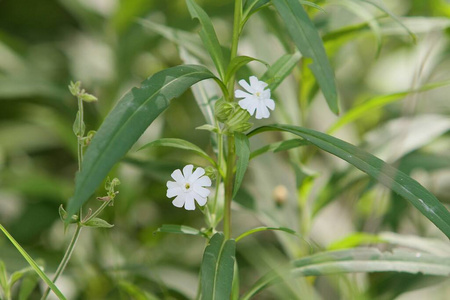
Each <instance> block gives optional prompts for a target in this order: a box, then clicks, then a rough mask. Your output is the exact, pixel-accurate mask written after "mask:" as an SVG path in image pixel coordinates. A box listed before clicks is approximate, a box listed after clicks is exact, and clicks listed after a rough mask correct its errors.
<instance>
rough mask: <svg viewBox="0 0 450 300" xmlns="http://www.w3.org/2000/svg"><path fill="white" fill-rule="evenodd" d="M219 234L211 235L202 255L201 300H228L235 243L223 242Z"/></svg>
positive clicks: (230, 241) (232, 241) (231, 281)
mask: <svg viewBox="0 0 450 300" xmlns="http://www.w3.org/2000/svg"><path fill="white" fill-rule="evenodd" d="M224 240H225V238H224V235H223V233H221V232H218V233H216V234H215V235H213V237H212V238H211V240H210V241H209V245H208V246H207V247H206V249H205V252H204V254H203V261H202V266H201V286H202V299H208V300H222V299H223V300H229V299H230V294H231V287H232V283H233V270H234V263H235V251H236V249H235V248H236V242H235V241H234V240H228V241H224Z"/></svg>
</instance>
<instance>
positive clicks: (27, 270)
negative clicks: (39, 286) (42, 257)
mask: <svg viewBox="0 0 450 300" xmlns="http://www.w3.org/2000/svg"><path fill="white" fill-rule="evenodd" d="M30 272H33V269H32V268H31V267H27V268H24V269H22V270H19V271H16V272H14V273H12V274H11V277H10V279H9V285H10V287H12V286H13V285H14V283H16V282H17V281H19V280H20V279H22V277H24V276H25V275H27V274H28V273H30Z"/></svg>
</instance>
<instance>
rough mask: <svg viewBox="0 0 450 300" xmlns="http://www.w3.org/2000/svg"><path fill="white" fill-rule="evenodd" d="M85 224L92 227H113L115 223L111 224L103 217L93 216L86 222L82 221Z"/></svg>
mask: <svg viewBox="0 0 450 300" xmlns="http://www.w3.org/2000/svg"><path fill="white" fill-rule="evenodd" d="M82 225H83V226H86V227H92V228H112V227H114V225H112V224H109V223H108V222H106V221H105V220H103V219H100V218H92V219H90V220H89V221H87V222H86V223H82Z"/></svg>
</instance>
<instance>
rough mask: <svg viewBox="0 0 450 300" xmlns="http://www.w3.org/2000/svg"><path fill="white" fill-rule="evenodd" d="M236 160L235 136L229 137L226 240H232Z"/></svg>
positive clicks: (225, 218) (226, 179) (225, 215)
mask: <svg viewBox="0 0 450 300" xmlns="http://www.w3.org/2000/svg"><path fill="white" fill-rule="evenodd" d="M235 159H236V154H235V150H234V136H228V157H227V174H226V176H225V207H224V219H223V232H224V234H225V239H226V240H228V239H230V238H231V202H232V200H233V199H232V198H233V183H234V180H233V179H234V161H235Z"/></svg>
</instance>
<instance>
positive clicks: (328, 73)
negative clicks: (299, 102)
mask: <svg viewBox="0 0 450 300" xmlns="http://www.w3.org/2000/svg"><path fill="white" fill-rule="evenodd" d="M272 3H273V4H274V5H275V7H276V9H277V10H278V12H279V13H280V15H281V17H282V19H283V20H284V22H285V24H286V27H287V30H288V32H289V34H290V35H291V37H292V39H293V41H294V43H295V45H296V46H297V48H298V49H299V50H300V52H301V53H302V55H303V56H305V57H310V58H311V59H312V60H313V62H312V64H311V65H310V66H309V67H310V69H311V70H312V72H313V73H314V76H315V77H316V79H317V81H318V83H319V85H320V87H321V89H322V92H323V95H324V96H325V99H326V100H327V103H328V106H329V108H330V110H331V111H332V112H334V113H335V114H338V113H339V105H338V99H337V91H336V83H335V79H334V74H333V69H332V68H331V65H330V62H329V61H328V58H327V54H326V52H325V48H324V46H323V43H322V39H321V38H320V36H319V33H318V32H317V29H316V28H315V27H314V24H313V23H312V22H311V20H310V19H309V17H308V14H307V13H306V12H305V10H304V9H303V6H302V4H301V3H300V2H299V1H298V0H272Z"/></svg>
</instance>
